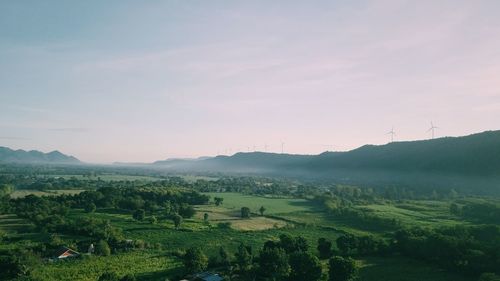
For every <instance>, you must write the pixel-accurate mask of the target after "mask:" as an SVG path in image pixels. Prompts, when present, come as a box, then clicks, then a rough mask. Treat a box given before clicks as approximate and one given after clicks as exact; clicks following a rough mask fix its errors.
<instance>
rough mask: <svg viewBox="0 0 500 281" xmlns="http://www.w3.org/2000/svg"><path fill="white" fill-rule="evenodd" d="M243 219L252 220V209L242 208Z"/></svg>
mask: <svg viewBox="0 0 500 281" xmlns="http://www.w3.org/2000/svg"><path fill="white" fill-rule="evenodd" d="M241 217H242V218H244V219H248V218H250V208H248V207H242V208H241Z"/></svg>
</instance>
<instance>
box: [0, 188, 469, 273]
mask: <svg viewBox="0 0 500 281" xmlns="http://www.w3.org/2000/svg"><path fill="white" fill-rule="evenodd" d="M60 192H65V191H60ZM71 192H77V191H71ZM28 193H29V191H26V193H21V194H19V193H18V194H17V195H16V196H23V195H24V196H25V195H26V194H28ZM48 193H49V194H50V195H54V194H53V193H51V192H48ZM29 194H36V195H48V194H45V193H41V192H32V193H29ZM208 195H210V196H211V197H212V198H213V197H215V196H217V197H222V198H224V201H223V204H222V205H221V206H215V205H214V204H213V203H212V204H210V205H200V206H196V209H197V211H198V212H197V214H196V215H195V217H194V218H192V219H185V220H184V222H183V223H182V225H181V228H180V229H179V230H176V229H175V228H174V225H173V223H172V222H171V221H170V220H165V219H162V218H159V222H158V223H157V224H151V223H149V222H147V221H148V219H147V218H146V220H145V221H143V222H138V221H136V220H134V219H132V216H131V214H130V212H128V211H119V210H116V209H98V210H97V211H96V212H95V213H91V214H89V213H85V212H83V210H75V209H72V210H71V211H70V213H69V215H68V217H70V218H77V217H84V216H91V217H94V218H100V219H105V220H109V221H110V222H111V223H112V225H114V226H117V227H120V228H121V229H122V230H123V234H124V237H125V239H132V240H138V239H139V240H144V241H146V242H147V243H148V244H149V245H150V247H149V248H146V249H144V250H134V251H131V252H124V253H118V254H113V255H111V256H109V257H97V256H92V257H87V258H85V259H79V260H73V261H67V262H57V263H46V264H44V265H43V266H40V267H37V268H36V269H35V270H34V271H33V276H34V277H38V278H39V279H40V280H56V279H57V280H89V281H90V280H96V278H97V276H99V275H100V274H102V273H103V272H104V271H107V270H113V271H117V272H120V273H121V274H122V275H124V274H126V273H133V274H135V275H136V276H137V278H138V280H153V281H154V280H158V281H159V280H162V281H163V280H165V277H166V276H169V277H172V276H178V275H179V274H181V272H182V265H181V261H180V259H179V258H177V257H175V256H173V255H172V254H171V253H173V252H178V251H180V250H183V249H186V248H188V247H192V246H198V247H201V248H203V250H204V252H205V253H206V254H207V255H208V256H215V255H216V253H217V251H218V249H219V247H221V246H223V247H225V248H226V249H228V251H229V252H230V253H232V254H234V252H235V250H236V248H237V246H238V245H239V244H240V243H242V242H244V243H246V244H249V245H252V246H253V247H254V249H259V248H261V247H262V246H263V243H264V242H265V241H267V240H276V239H278V237H279V235H280V234H283V233H287V234H290V235H292V236H299V235H300V236H303V237H304V238H306V240H307V241H308V243H309V245H310V251H312V252H313V253H314V254H317V250H316V248H315V245H316V242H317V240H318V239H319V238H321V237H324V238H327V239H329V240H331V241H334V240H335V239H336V238H337V237H338V236H339V235H341V234H342V233H345V232H349V233H353V234H358V235H363V234H375V235H378V234H380V235H382V234H383V232H376V231H369V230H367V229H366V228H363V227H362V226H358V225H356V224H354V223H352V222H349V221H345V220H344V221H343V220H341V219H339V218H336V217H334V216H332V215H329V214H327V213H326V212H325V210H324V209H322V208H319V207H318V206H316V205H315V204H313V203H312V202H311V201H308V200H304V199H294V198H269V197H261V196H252V195H243V194H238V193H208ZM260 206H264V207H265V208H266V212H265V216H260V215H258V214H257V213H258V209H259V208H260ZM241 207H249V208H250V209H251V210H252V212H253V214H252V217H251V218H250V219H241V218H240V209H241ZM359 208H364V209H366V210H369V211H370V212H373V213H374V214H376V215H377V216H383V217H390V218H397V219H399V220H401V221H402V223H403V224H407V225H415V224H424V225H429V226H432V225H439V224H441V223H448V224H453V223H455V224H458V223H460V222H458V221H457V220H453V219H454V218H453V217H452V216H451V215H449V212H448V206H447V204H445V203H442V202H433V201H415V202H413V201H411V202H410V201H408V202H406V203H404V204H402V203H401V204H393V205H390V204H385V205H382V204H379V205H366V206H362V207H359ZM205 212H206V213H208V214H209V219H208V223H206V222H204V220H203V214H204V213H205ZM221 222H230V223H231V228H230V229H221V228H218V226H217V225H218V223H221ZM0 230H2V231H4V232H7V233H8V234H9V235H11V236H12V237H14V238H16V237H17V239H15V240H18V241H22V242H17V243H13V244H6V245H3V246H2V247H3V249H10V248H15V247H25V246H26V245H31V244H33V243H37V242H47V241H48V239H49V235H48V234H42V233H37V232H34V229H33V227H32V226H31V225H30V224H29V223H28V222H27V221H25V220H22V219H19V218H17V217H16V216H15V215H3V216H1V217H0ZM63 238H64V239H67V240H72V239H74V240H75V241H76V240H77V239H78V237H68V236H64V237H63ZM153 245H154V246H153ZM358 263H359V264H360V265H361V267H360V279H359V280H366V281H379V280H380V281H382V280H383V281H421V280H430V281H434V280H436V281H437V280H445V281H446V280H450V281H451V280H458V281H471V280H472V279H468V278H466V277H463V276H457V275H455V274H452V273H449V272H446V271H443V270H441V269H438V268H436V267H434V266H432V265H429V264H426V263H422V262H418V261H415V260H412V259H409V258H403V257H377V258H362V259H359V260H358Z"/></svg>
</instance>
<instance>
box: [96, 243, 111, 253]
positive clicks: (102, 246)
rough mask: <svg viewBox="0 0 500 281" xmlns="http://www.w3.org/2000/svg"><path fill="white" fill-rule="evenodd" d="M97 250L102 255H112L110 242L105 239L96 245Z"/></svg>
mask: <svg viewBox="0 0 500 281" xmlns="http://www.w3.org/2000/svg"><path fill="white" fill-rule="evenodd" d="M95 252H96V254H98V255H101V256H109V255H111V249H110V248H109V245H108V242H106V241H104V240H101V241H99V243H97V245H96V247H95Z"/></svg>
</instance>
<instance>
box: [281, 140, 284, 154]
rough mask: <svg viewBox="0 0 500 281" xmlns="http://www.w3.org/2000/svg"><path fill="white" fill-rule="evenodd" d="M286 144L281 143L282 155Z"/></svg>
mask: <svg viewBox="0 0 500 281" xmlns="http://www.w3.org/2000/svg"><path fill="white" fill-rule="evenodd" d="M284 147H285V143H284V142H281V154H284V153H285V152H284V151H285V148H284Z"/></svg>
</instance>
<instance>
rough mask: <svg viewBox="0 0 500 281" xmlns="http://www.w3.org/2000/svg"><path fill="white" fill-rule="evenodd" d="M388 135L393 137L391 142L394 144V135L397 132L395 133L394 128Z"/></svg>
mask: <svg viewBox="0 0 500 281" xmlns="http://www.w3.org/2000/svg"><path fill="white" fill-rule="evenodd" d="M387 134H388V135H391V142H394V135H395V134H396V132H394V127H392V129H391V131H389V132H388V133H387Z"/></svg>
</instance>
